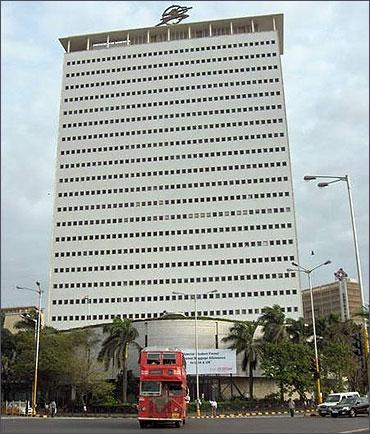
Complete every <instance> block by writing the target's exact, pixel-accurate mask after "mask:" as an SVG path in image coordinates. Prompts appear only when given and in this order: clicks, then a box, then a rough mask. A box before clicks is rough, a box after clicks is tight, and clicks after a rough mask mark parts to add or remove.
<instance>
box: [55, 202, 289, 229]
mask: <svg viewBox="0 0 370 434" xmlns="http://www.w3.org/2000/svg"><path fill="white" fill-rule="evenodd" d="M113 205H116V204H113ZM86 206H87V205H85V206H84V205H80V206H75V207H73V211H85V210H89V209H95V208H93V207H94V205H92V206H91V208H90V207H88V208H86ZM106 208H107V209H111V208H112V206H110V204H108V205H107V206H105V204H103V205H102V209H106ZM113 208H117V206H113ZM120 208H121V207H120ZM96 209H100V205H97V206H96ZM290 211H291V208H290V207H289V206H287V207H283V208H282V207H280V208H258V209H243V210H241V209H240V210H236V211H233V210H231V211H213V212H200V213H187V214H162V215H153V216H151V215H146V216H140V217H124V218H111V219H110V218H107V219H95V220H69V221H66V220H63V221H62V222H56V227H58V228H59V227H66V226H68V227H70V226H92V225H100V224H101V225H104V226H105V225H107V224H116V223H122V221H123V222H124V223H134V222H151V221H154V222H156V221H166V220H186V219H198V218H215V217H228V216H235V215H260V214H277V213H284V212H290Z"/></svg>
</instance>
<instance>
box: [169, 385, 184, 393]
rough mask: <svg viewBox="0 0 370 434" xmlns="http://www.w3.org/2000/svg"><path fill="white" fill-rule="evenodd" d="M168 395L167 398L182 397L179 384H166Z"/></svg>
mask: <svg viewBox="0 0 370 434" xmlns="http://www.w3.org/2000/svg"><path fill="white" fill-rule="evenodd" d="M168 395H169V396H181V395H182V385H181V383H168Z"/></svg>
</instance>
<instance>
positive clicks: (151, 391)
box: [140, 381, 161, 395]
mask: <svg viewBox="0 0 370 434" xmlns="http://www.w3.org/2000/svg"><path fill="white" fill-rule="evenodd" d="M140 394H141V395H160V394H161V383H160V382H159V381H143V382H142V383H141V386H140Z"/></svg>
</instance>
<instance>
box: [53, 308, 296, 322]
mask: <svg viewBox="0 0 370 434" xmlns="http://www.w3.org/2000/svg"><path fill="white" fill-rule="evenodd" d="M282 311H283V312H298V307H297V306H292V307H290V306H287V307H286V308H285V307H282ZM263 312H264V309H259V308H254V309H251V308H249V309H235V310H234V309H223V310H210V311H208V310H204V311H198V316H211V317H214V316H215V315H216V316H230V315H233V316H234V315H247V314H248V315H252V314H262V313H263ZM184 314H185V315H186V316H194V312H184ZM162 315H163V312H153V313H150V312H148V313H141V314H139V313H135V314H133V313H128V314H125V313H123V314H122V315H121V314H115V313H114V314H104V315H103V314H100V315H68V316H67V315H63V316H62V315H58V316H55V315H53V316H52V317H51V320H52V321H91V320H107V319H111V320H113V319H114V318H121V317H122V318H128V319H155V318H160V317H161V316H162Z"/></svg>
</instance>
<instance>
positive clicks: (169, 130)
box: [62, 119, 284, 142]
mask: <svg viewBox="0 0 370 434" xmlns="http://www.w3.org/2000/svg"><path fill="white" fill-rule="evenodd" d="M282 122H283V119H271V122H269V123H271V124H277V123H282ZM254 124H255V121H253V120H251V121H244V122H241V121H239V122H222V123H219V124H203V125H186V126H185V125H183V126H179V127H169V128H167V127H166V128H153V129H151V128H149V129H148V130H126V131H116V132H111V133H99V134H86V135H82V136H64V137H62V142H71V141H75V140H91V139H104V138H110V137H124V136H136V135H137V136H140V135H145V134H163V133H173V132H180V131H195V130H208V129H213V128H234V127H243V126H248V125H254ZM260 124H267V120H265V119H261V120H260ZM246 137H247V140H254V139H270V138H271V139H272V138H273V137H284V133H283V132H280V133H278V132H275V133H267V134H266V133H264V134H250V135H249V136H246Z"/></svg>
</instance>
